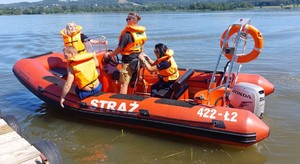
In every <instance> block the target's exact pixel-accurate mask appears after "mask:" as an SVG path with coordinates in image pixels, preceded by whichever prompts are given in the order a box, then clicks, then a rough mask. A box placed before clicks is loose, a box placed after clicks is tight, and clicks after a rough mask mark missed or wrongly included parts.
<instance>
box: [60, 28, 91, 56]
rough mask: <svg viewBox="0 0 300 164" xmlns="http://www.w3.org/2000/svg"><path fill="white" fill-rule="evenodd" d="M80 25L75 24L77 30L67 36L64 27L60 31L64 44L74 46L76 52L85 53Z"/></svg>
mask: <svg viewBox="0 0 300 164" xmlns="http://www.w3.org/2000/svg"><path fill="white" fill-rule="evenodd" d="M81 29H82V27H81V26H77V31H76V32H74V33H73V34H72V36H69V35H68V34H67V32H66V30H65V29H62V30H61V31H60V34H61V36H62V38H63V41H64V45H65V46H73V47H75V48H76V50H77V52H78V53H86V50H85V47H84V43H83V42H82V40H81Z"/></svg>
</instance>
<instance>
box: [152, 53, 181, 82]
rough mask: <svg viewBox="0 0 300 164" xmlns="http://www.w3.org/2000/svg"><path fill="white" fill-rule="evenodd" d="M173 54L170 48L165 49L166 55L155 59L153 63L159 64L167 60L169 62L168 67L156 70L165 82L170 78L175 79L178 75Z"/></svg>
mask: <svg viewBox="0 0 300 164" xmlns="http://www.w3.org/2000/svg"><path fill="white" fill-rule="evenodd" d="M173 55H174V51H173V50H171V49H167V51H166V55H165V56H163V57H161V58H159V59H157V60H156V61H155V63H154V64H159V63H160V62H162V61H165V60H167V61H168V62H169V63H170V64H171V66H170V67H169V68H167V69H163V70H160V71H158V72H159V74H160V75H162V77H163V80H164V81H165V82H168V81H170V80H177V79H178V77H179V72H178V67H177V64H176V62H175V60H174V58H173Z"/></svg>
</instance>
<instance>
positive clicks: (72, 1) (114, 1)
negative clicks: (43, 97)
mask: <svg viewBox="0 0 300 164" xmlns="http://www.w3.org/2000/svg"><path fill="white" fill-rule="evenodd" d="M206 2H226V0H43V1H40V2H32V3H29V2H21V3H12V4H1V5H0V7H1V8H3V7H17V8H23V7H39V6H53V5H56V6H72V5H77V6H95V5H96V6H114V5H129V6H131V5H149V4H152V5H153V4H166V5H188V4H193V3H206ZM0 3H1V2H0Z"/></svg>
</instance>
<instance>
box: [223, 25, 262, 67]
mask: <svg viewBox="0 0 300 164" xmlns="http://www.w3.org/2000/svg"><path fill="white" fill-rule="evenodd" d="M239 31H240V26H237V25H233V26H232V27H231V28H230V31H229V33H228V37H227V38H226V40H225V36H226V33H227V30H225V31H224V33H223V35H222V38H221V40H220V47H221V48H222V47H223V48H227V47H228V40H229V38H230V37H231V36H232V35H233V34H236V33H238V32H239ZM242 32H246V33H248V34H250V35H251V37H252V38H253V40H254V48H253V49H252V51H251V52H249V53H248V54H236V55H237V59H236V62H237V63H247V62H250V61H252V60H254V59H256V58H257V57H258V55H259V54H260V53H261V50H262V48H263V46H264V40H263V36H262V34H261V32H260V31H259V30H258V29H256V28H255V27H254V26H251V25H249V24H247V25H245V26H244V27H243V29H242ZM224 42H226V44H224ZM223 44H224V45H223ZM225 56H226V58H227V59H228V60H232V57H233V55H232V54H226V53H225Z"/></svg>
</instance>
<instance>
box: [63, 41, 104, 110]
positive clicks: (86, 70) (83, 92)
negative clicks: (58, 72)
mask: <svg viewBox="0 0 300 164" xmlns="http://www.w3.org/2000/svg"><path fill="white" fill-rule="evenodd" d="M64 57H65V59H66V60H67V71H68V75H67V80H66V82H65V84H64V86H63V89H62V93H61V98H60V104H61V106H62V107H64V105H63V103H64V101H65V96H66V95H67V94H68V93H69V91H70V89H71V86H72V84H73V82H74V83H75V84H76V85H77V86H76V88H75V93H76V94H77V96H78V97H79V98H80V99H81V100H82V99H84V98H86V97H88V96H92V95H94V94H96V93H99V92H100V90H101V88H102V84H101V82H100V81H99V80H98V75H99V74H98V72H97V70H96V67H97V66H99V63H98V59H97V58H96V55H95V53H86V54H84V55H78V52H77V50H76V49H75V48H74V47H72V46H67V47H65V48H64ZM72 92H73V91H72ZM73 93H74V92H73Z"/></svg>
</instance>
